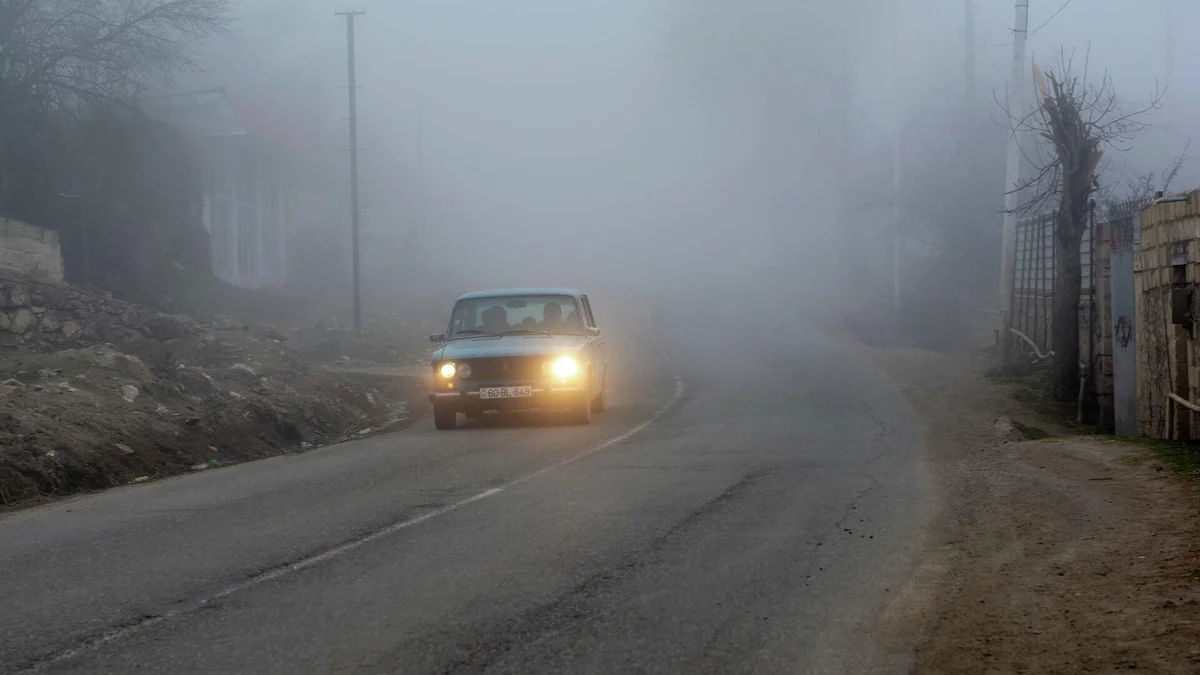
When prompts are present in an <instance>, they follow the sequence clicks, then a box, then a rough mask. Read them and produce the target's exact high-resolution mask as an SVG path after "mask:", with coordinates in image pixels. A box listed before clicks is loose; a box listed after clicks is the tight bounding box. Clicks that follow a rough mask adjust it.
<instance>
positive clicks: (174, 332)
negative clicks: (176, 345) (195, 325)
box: [142, 314, 192, 342]
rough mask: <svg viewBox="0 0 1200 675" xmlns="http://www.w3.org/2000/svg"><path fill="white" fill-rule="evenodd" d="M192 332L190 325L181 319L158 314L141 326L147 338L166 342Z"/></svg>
mask: <svg viewBox="0 0 1200 675" xmlns="http://www.w3.org/2000/svg"><path fill="white" fill-rule="evenodd" d="M191 330H192V323H191V322H190V321H188V320H187V319H184V318H183V317H179V316H174V315H172V314H158V315H155V316H152V317H150V318H149V319H147V320H146V322H145V323H144V324H142V332H143V333H145V334H146V336H147V337H150V338H153V339H155V340H158V341H159V342H167V341H168V340H178V339H181V338H183V337H186V336H187V335H188V334H189V333H190V332H191Z"/></svg>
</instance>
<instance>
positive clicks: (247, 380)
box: [229, 363, 258, 385]
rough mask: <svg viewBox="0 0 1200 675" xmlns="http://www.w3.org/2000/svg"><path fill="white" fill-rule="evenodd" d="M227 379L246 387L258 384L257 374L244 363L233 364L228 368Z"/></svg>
mask: <svg viewBox="0 0 1200 675" xmlns="http://www.w3.org/2000/svg"><path fill="white" fill-rule="evenodd" d="M229 377H230V378H231V379H232V380H234V381H235V382H240V383H242V384H246V385H254V384H258V373H256V372H254V369H253V368H251V367H250V366H248V365H246V364H244V363H235V364H233V365H232V366H230V367H229Z"/></svg>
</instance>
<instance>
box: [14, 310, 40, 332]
mask: <svg viewBox="0 0 1200 675" xmlns="http://www.w3.org/2000/svg"><path fill="white" fill-rule="evenodd" d="M36 327H37V315H36V314H34V313H33V312H32V311H31V310H30V309H29V308H28V307H22V308H21V309H18V310H17V311H16V313H15V314H13V316H12V323H11V325H10V326H9V328H8V330H9V331H11V332H13V333H16V334H17V335H24V334H26V333H28V332H29V331H31V330H33V329H34V328H36Z"/></svg>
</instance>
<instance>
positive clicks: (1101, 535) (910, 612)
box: [856, 344, 1200, 674]
mask: <svg viewBox="0 0 1200 675" xmlns="http://www.w3.org/2000/svg"><path fill="white" fill-rule="evenodd" d="M856 350H858V351H860V352H861V353H862V355H863V356H864V357H865V358H867V359H868V360H869V361H871V362H872V363H874V364H875V365H876V366H877V367H879V368H880V369H881V370H883V371H884V372H886V373H887V374H888V375H889V376H890V377H891V378H892V379H893V380H894V381H895V382H896V383H897V384H898V385H899V386H900V387H901V388H902V390H903V391H904V393H905V395H906V396H907V397H908V398H909V400H910V401H911V403H912V405H913V407H914V408H915V409H916V410H917V412H918V413H919V414H920V415H921V417H922V419H923V421H924V423H925V425H926V437H927V442H928V453H929V455H928V457H929V464H930V468H931V470H932V471H933V473H934V477H935V484H936V487H937V497H938V502H939V507H938V512H937V516H936V517H935V521H934V526H933V528H932V530H931V532H930V535H929V536H928V538H927V540H926V541H927V544H926V546H925V550H924V551H923V553H922V555H921V556H920V559H919V563H918V564H917V565H916V566H915V567H914V569H912V570H911V571H910V574H909V575H908V582H907V584H906V585H905V586H904V587H902V588H901V589H899V592H898V593H897V594H896V595H895V596H894V598H893V601H892V603H891V604H890V606H889V608H888V609H887V610H886V611H885V612H884V614H883V617H882V624H881V629H880V633H879V643H880V647H881V648H880V651H879V653H880V659H879V667H878V668H877V671H878V672H892V671H896V670H905V671H912V672H918V673H960V672H978V673H1001V672H1003V673H1020V672H1036V673H1048V674H1054V673H1078V672H1110V671H1114V670H1130V669H1136V670H1141V671H1146V670H1149V671H1151V672H1161V673H1194V672H1197V671H1198V670H1200V520H1198V519H1197V518H1196V513H1197V512H1198V510H1200V509H1198V507H1200V499H1198V497H1197V493H1196V490H1195V489H1194V487H1193V485H1192V484H1189V483H1188V482H1185V481H1184V480H1182V479H1180V478H1179V477H1177V476H1176V475H1174V474H1173V472H1172V470H1171V469H1172V467H1171V466H1170V465H1168V464H1167V463H1165V462H1164V461H1162V460H1161V459H1160V458H1159V456H1158V455H1157V454H1156V452H1155V451H1154V450H1153V449H1151V448H1149V447H1146V446H1143V445H1136V444H1132V443H1126V442H1121V441H1115V440H1111V439H1104V438H1098V437H1088V436H1059V435H1054V434H1056V433H1058V432H1061V431H1063V430H1062V429H1058V428H1055V427H1054V425H1053V423H1052V422H1050V421H1048V420H1045V419H1039V418H1038V416H1037V415H1036V414H1034V413H1032V412H1031V411H1029V410H1028V409H1026V408H1024V407H1023V406H1022V405H1021V404H1019V403H1018V402H1016V401H1015V400H1013V398H1012V397H1011V395H1010V391H1009V390H1008V389H1007V388H1006V387H1005V386H1003V385H1002V384H998V383H996V382H993V381H991V380H989V379H988V378H987V377H986V371H987V368H988V366H989V365H990V360H989V357H987V356H985V355H983V354H982V353H976V354H954V355H947V354H936V353H932V352H925V351H921V350H915V349H904V348H882V347H866V346H862V345H861V344H858V345H857V346H856ZM1007 420H1013V421H1015V422H1016V425H1015V426H1016V427H1017V429H1014V428H1013V425H1012V424H1010V423H1008V421H1007ZM1022 423H1023V424H1022ZM1033 427H1036V428H1037V429H1039V430H1040V429H1044V430H1045V431H1046V432H1049V433H1050V434H1052V435H1051V436H1049V437H1047V438H1042V439H1040V440H1028V436H1029V435H1035V436H1036V435H1039V434H1037V433H1033V434H1029V433H1028V432H1027V433H1025V434H1022V433H1021V432H1020V431H1018V429H1020V428H1025V429H1027V430H1028V429H1029V428H1033ZM914 645H916V651H915V656H914V654H913V646H914Z"/></svg>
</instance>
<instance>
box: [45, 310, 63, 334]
mask: <svg viewBox="0 0 1200 675" xmlns="http://www.w3.org/2000/svg"><path fill="white" fill-rule="evenodd" d="M41 329H42V332H44V333H57V332H59V331H60V330H62V323H61V322H59V320H58V317H56V316H54V315H53V314H46V315H44V316H43V317H42V324H41Z"/></svg>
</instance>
